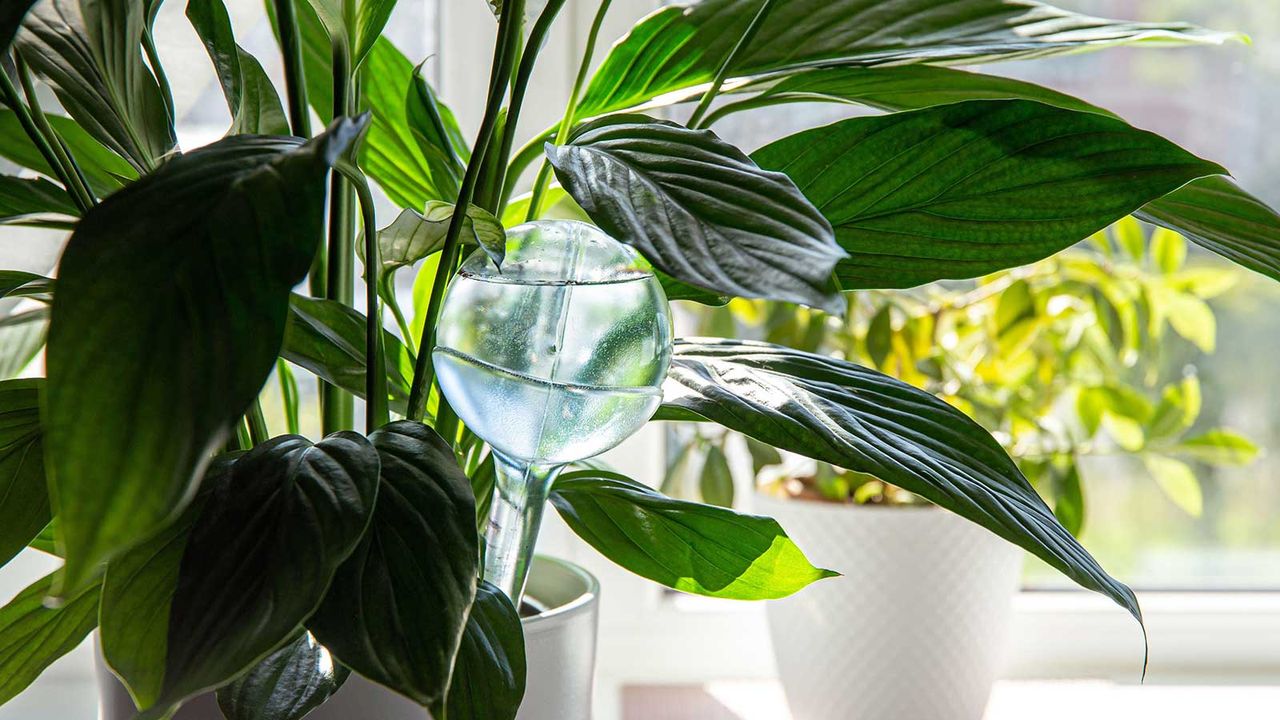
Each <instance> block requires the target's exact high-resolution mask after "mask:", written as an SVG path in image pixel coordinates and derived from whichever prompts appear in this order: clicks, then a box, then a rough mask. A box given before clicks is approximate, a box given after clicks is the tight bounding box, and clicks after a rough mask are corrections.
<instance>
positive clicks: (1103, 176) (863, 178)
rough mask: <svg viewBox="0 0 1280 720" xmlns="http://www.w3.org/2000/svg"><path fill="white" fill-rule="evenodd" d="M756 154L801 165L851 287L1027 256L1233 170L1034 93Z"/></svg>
mask: <svg viewBox="0 0 1280 720" xmlns="http://www.w3.org/2000/svg"><path fill="white" fill-rule="evenodd" d="M752 157H753V158H754V159H755V160H756V161H757V162H758V163H760V165H761V166H762V167H766V168H772V169H775V170H780V171H782V172H785V173H787V174H788V175H790V176H791V177H792V179H793V180H795V181H796V184H797V185H798V186H799V187H800V189H801V190H802V191H803V192H804V193H805V195H807V196H808V197H809V199H810V200H812V201H813V202H814V204H816V205H817V206H818V208H819V209H821V210H822V212H823V214H824V215H826V217H827V219H828V220H830V221H831V224H832V225H833V226H834V227H835V231H836V239H837V242H839V243H840V245H841V247H843V248H844V249H845V250H847V251H848V252H849V253H850V255H851V257H849V258H848V259H846V260H842V261H841V262H840V264H839V266H838V267H837V269H836V274H837V276H838V277H839V278H840V281H841V283H842V284H843V287H844V288H845V289H853V288H899V287H910V286H914V285H920V284H923V283H927V282H932V281H934V280H939V279H945V278H967V277H976V276H979V275H983V274H986V273H990V272H993V271H996V270H1000V269H1003V268H1008V267H1013V266H1017V265H1023V264H1026V263H1030V262H1033V261H1036V260H1039V259H1042V258H1044V257H1047V256H1049V255H1051V254H1053V253H1055V252H1057V251H1059V250H1061V249H1063V248H1065V247H1068V246H1069V245H1072V244H1074V243H1076V242H1077V241H1079V240H1081V239H1083V238H1085V237H1087V236H1088V235H1089V234H1091V233H1093V232H1095V231H1097V230H1099V229H1101V228H1104V227H1106V226H1107V225H1109V224H1110V223H1112V222H1114V221H1115V220H1117V219H1119V218H1122V217H1125V216H1126V215H1128V214H1129V213H1131V212H1133V211H1134V210H1136V209H1138V208H1139V207H1141V206H1142V205H1143V204H1145V203H1147V202H1149V201H1151V200H1153V199H1155V198H1158V197H1161V196H1162V195H1164V194H1166V193H1169V192H1171V191H1173V190H1176V189H1178V188H1179V187H1181V186H1182V185H1184V184H1185V183H1187V182H1189V181H1191V180H1194V179H1195V178H1197V177H1203V176H1206V175H1212V174H1216V173H1221V172H1224V170H1223V169H1222V168H1221V167H1219V166H1218V165H1215V164H1213V163H1210V162H1207V161H1205V160H1201V159H1199V158H1197V157H1195V156H1194V155H1191V154H1190V153H1188V152H1186V151H1184V150H1182V149H1181V148H1179V147H1178V146H1176V145H1174V144H1173V143H1170V142H1169V141H1167V140H1164V139H1163V138H1161V137H1159V136H1158V135H1154V134H1152V133H1149V132H1146V131H1143V130H1138V129H1135V128H1133V127H1131V126H1129V125H1127V124H1125V123H1124V122H1122V121H1120V120H1116V119H1114V118H1110V117H1106V116H1104V115H1099V114H1097V113H1089V112H1078V111H1072V110H1064V109H1062V108H1057V107H1052V106H1049V105H1044V104H1042V103H1037V102H1030V101H1026V100H990V101H971V102H963V103H955V104H951V105H940V106H937V107H932V108H926V109H924V110H916V111H912V112H904V113H895V114H892V115H885V116H880V117H863V118H853V119H850V120H844V121H841V122H838V123H835V124H833V125H829V126H827V127H824V128H818V129H815V130H809V131H805V132H801V133H798V134H796V135H792V136H790V137H787V138H784V139H782V140H779V141H777V142H775V143H772V144H770V145H768V146H766V147H765V148H763V149H761V150H759V151H757V152H756V153H754V154H753V156H752ZM833 157H839V158H840V159H841V161H840V162H838V163H834V162H832V161H831V158H833Z"/></svg>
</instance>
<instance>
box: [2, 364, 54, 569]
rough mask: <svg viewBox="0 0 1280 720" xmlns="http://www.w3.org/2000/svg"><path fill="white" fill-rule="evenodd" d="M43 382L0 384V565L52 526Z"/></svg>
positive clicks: (5, 382) (22, 381)
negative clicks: (42, 411)
mask: <svg viewBox="0 0 1280 720" xmlns="http://www.w3.org/2000/svg"><path fill="white" fill-rule="evenodd" d="M43 388H44V380H42V379H41V380H35V379H33V380H5V381H3V382H0V517H3V518H4V522H3V523H0V566H3V565H4V564H6V563H8V562H9V561H10V560H12V559H13V557H14V556H15V555H17V554H18V552H20V551H21V550H22V549H23V548H24V547H26V546H27V544H28V543H30V542H31V541H32V539H34V538H35V537H36V536H37V535H39V534H40V531H41V530H42V529H43V528H44V527H45V526H46V525H48V524H49V520H50V519H51V515H50V512H49V489H48V486H47V484H46V482H45V475H44V446H43V444H42V442H41V436H40V393H41V391H42V389H43Z"/></svg>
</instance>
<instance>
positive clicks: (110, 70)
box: [15, 0, 177, 172]
mask: <svg viewBox="0 0 1280 720" xmlns="http://www.w3.org/2000/svg"><path fill="white" fill-rule="evenodd" d="M145 20H146V18H145V17H144V9H143V6H142V3H139V2H134V1H133V0H100V1H99V2H81V1H80V0H47V1H46V2H43V3H41V4H40V5H38V6H37V7H36V8H34V9H33V10H32V12H31V14H30V15H28V16H27V19H26V21H25V22H24V23H23V26H24V28H25V30H26V32H23V33H21V34H19V35H18V40H17V42H16V43H15V44H16V46H17V48H18V50H20V51H21V52H22V55H23V58H24V59H25V60H26V61H27V62H28V63H30V64H31V67H32V69H34V70H35V71H36V72H37V73H39V74H40V75H41V76H43V77H44V79H45V80H46V81H48V83H49V85H50V86H52V87H53V90H54V93H55V94H56V95H57V96H58V100H59V102H61V103H62V107H64V108H66V110H67V113H68V114H69V115H71V117H73V118H75V120H76V122H78V123H79V124H80V126H81V127H83V128H84V129H85V130H87V131H88V132H89V134H90V135H92V136H93V137H95V138H97V139H98V140H99V141H100V142H102V143H103V144H104V145H106V146H107V147H109V148H111V149H112V150H114V151H115V152H116V153H118V154H119V155H120V156H121V157H124V158H125V159H127V160H128V161H129V163H130V164H132V165H133V167H134V168H136V169H137V170H139V171H142V172H147V171H150V170H153V169H154V168H156V167H157V166H158V165H159V164H160V161H161V160H162V158H164V157H165V155H167V154H168V153H169V152H170V151H171V150H173V149H174V146H175V145H176V142H177V141H176V139H175V135H174V130H173V118H171V117H170V116H169V111H168V109H167V108H166V106H165V101H164V97H163V95H162V94H161V92H160V86H159V84H158V83H157V82H156V79H155V76H153V75H152V74H151V70H150V69H149V68H148V67H147V64H146V62H145V61H144V59H143V55H142V33H143V29H144V22H145Z"/></svg>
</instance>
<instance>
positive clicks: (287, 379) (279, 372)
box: [276, 358, 300, 435]
mask: <svg viewBox="0 0 1280 720" xmlns="http://www.w3.org/2000/svg"><path fill="white" fill-rule="evenodd" d="M276 377H277V378H278V379H279V380H280V399H281V401H282V402H283V403H284V423H285V429H286V430H287V431H288V432H289V434H291V435H297V434H298V432H299V431H300V423H299V422H298V379H297V378H295V377H294V376H293V370H292V369H291V368H290V367H289V361H288V360H285V359H284V358H279V359H277V360H276Z"/></svg>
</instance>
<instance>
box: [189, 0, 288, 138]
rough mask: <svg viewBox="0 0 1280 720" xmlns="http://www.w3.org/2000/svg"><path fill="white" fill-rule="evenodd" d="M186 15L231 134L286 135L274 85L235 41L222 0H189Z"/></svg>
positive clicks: (259, 66) (285, 124)
mask: <svg viewBox="0 0 1280 720" xmlns="http://www.w3.org/2000/svg"><path fill="white" fill-rule="evenodd" d="M187 18H188V19H189V20H191V24H192V26H193V27H195V29H196V32H197V33H199V34H200V39H201V40H202V41H203V42H204V47H205V49H206V50H207V51H208V52H209V58H210V59H211V60H213V66H214V69H215V70H217V72H218V82H219V83H221V84H222V94H223V95H225V96H226V98H227V107H228V108H229V109H230V110H231V130H230V134H233V135H242V134H243V135H288V134H290V133H289V122H288V120H286V119H285V116H284V109H283V108H282V107H281V106H280V97H279V96H278V95H276V90H275V86H274V85H272V84H271V79H270V78H268V77H267V73H266V71H264V70H263V69H262V65H261V64H260V63H259V62H258V60H257V59H256V58H254V57H253V56H252V55H250V54H249V53H248V52H246V51H245V50H244V48H242V47H240V46H239V45H237V44H236V38H235V35H234V34H233V32H232V29H231V18H230V17H229V16H228V15H227V8H226V6H225V5H223V3H222V0H188V2H187Z"/></svg>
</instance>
